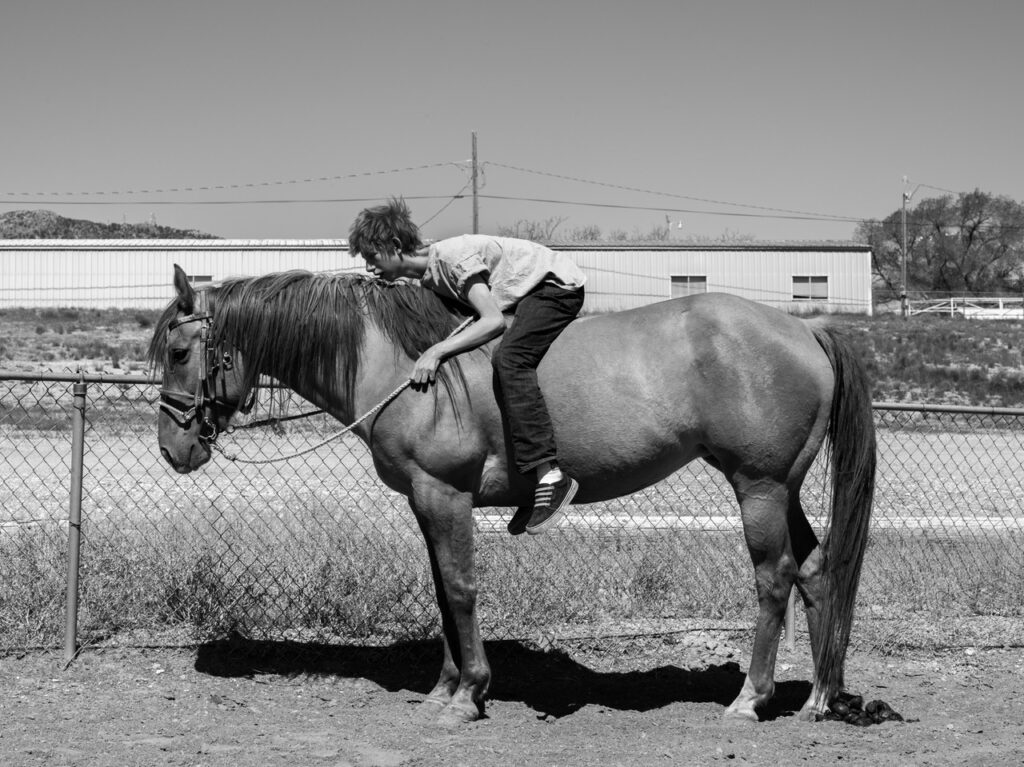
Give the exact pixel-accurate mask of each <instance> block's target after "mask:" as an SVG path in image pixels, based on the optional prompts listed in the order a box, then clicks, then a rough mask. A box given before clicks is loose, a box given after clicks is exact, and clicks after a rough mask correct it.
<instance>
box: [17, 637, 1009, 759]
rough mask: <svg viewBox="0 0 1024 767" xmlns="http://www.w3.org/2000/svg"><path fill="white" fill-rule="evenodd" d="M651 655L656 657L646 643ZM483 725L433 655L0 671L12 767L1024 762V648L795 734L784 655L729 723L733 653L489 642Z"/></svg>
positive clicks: (887, 681) (881, 665) (79, 664)
mask: <svg viewBox="0 0 1024 767" xmlns="http://www.w3.org/2000/svg"><path fill="white" fill-rule="evenodd" d="M651 644H653V645H654V646H651ZM488 648H489V654H490V658H491V662H492V667H493V671H494V675H495V678H494V682H493V685H492V690H491V696H490V701H489V703H488V706H487V717H486V718H484V719H483V720H481V721H479V722H476V723H474V724H470V725H465V726H463V727H461V728H459V729H456V730H446V729H441V728H439V727H437V726H436V725H435V724H433V723H432V722H431V721H430V720H428V721H421V717H420V716H418V712H417V703H418V701H420V700H421V699H422V698H423V697H424V694H425V693H426V691H427V690H428V689H429V687H430V684H431V681H432V679H433V677H434V675H435V674H436V671H437V668H438V666H437V664H438V662H439V656H438V653H439V646H438V645H436V644H434V643H412V644H405V645H400V646H393V647H389V648H384V649H372V648H369V649H368V648H359V647H332V648H330V649H326V650H325V649H320V650H317V651H316V652H312V651H310V650H309V648H305V649H304V651H303V652H302V653H300V654H298V655H296V654H295V652H294V649H295V648H294V647H290V646H280V645H277V646H275V645H272V644H265V643H264V644H257V643H249V644H244V643H243V644H239V643H237V642H236V643H234V644H229V643H214V644H208V645H202V646H199V647H198V648H190V649H181V648H159V649H138V648H127V649H95V648H92V649H86V650H85V651H84V652H83V653H82V654H81V655H80V656H79V658H78V659H77V660H76V661H75V662H74V663H73V664H72V665H71V666H70V668H68V669H66V670H65V669H64V664H63V662H62V659H61V658H60V656H59V654H57V653H45V652H36V653H26V654H22V655H20V656H8V657H4V658H0V764H2V765H5V767H22V766H23V765H25V766H27V765H47V767H60V766H61V765H97V766H106V765H110V766H111V767H115V766H116V767H128V766H130V765H146V766H147V767H148V766H150V765H181V766H185V765H188V766H190V767H191V766H195V767H198V766H200V765H203V766H204V767H205V766H209V767H221V766H227V765H231V766H232V767H236V766H238V765H259V766H260V767H263V766H266V767H271V766H273V765H289V767H295V766H296V765H327V766H329V767H342V766H348V765H351V766H352V767H369V766H374V767H398V766H399V765H522V764H530V765H618V764H622V765H631V764H644V765H658V764H665V765H677V764H695V765H701V764H773V765H787V764H809V765H817V764H836V763H841V764H870V765H875V766H877V765H885V764H908V763H909V764H922V765H952V764H971V765H980V764H984V765H1020V764H1022V763H1024V696H1022V695H1021V694H1020V687H1021V685H1020V681H1021V677H1022V672H1024V649H1020V648H1014V649H994V650H993V649H989V650H986V649H973V648H968V649H966V650H963V649H961V650H957V651H950V652H949V653H943V654H935V653H929V654H921V653H918V654H906V655H900V656H872V655H868V654H861V653H858V652H856V651H854V652H853V653H852V654H851V657H850V660H849V663H848V667H847V680H848V683H849V686H850V688H851V690H852V691H854V692H857V693H859V694H862V695H863V696H864V699H865V701H868V700H871V699H874V698H881V699H883V700H885V701H887V702H888V703H889V704H890V705H892V706H893V708H894V709H896V710H897V711H899V712H900V713H901V714H902V715H903V716H904V717H906V718H907V720H908V721H906V722H905V723H896V722H887V723H884V724H881V725H876V726H872V727H866V728H861V727H854V726H851V725H847V724H843V723H837V722H820V723H817V724H806V723H801V722H797V721H796V720H795V718H794V716H793V712H794V711H795V710H796V709H797V708H799V706H800V704H801V703H802V702H803V700H804V699H805V697H806V696H807V694H808V692H809V690H810V685H809V682H808V681H807V680H808V675H809V669H810V662H809V657H808V654H807V653H806V652H803V651H801V650H800V649H799V648H798V649H797V650H796V651H795V652H787V651H786V650H785V649H783V650H781V651H780V655H779V667H778V675H777V681H778V685H777V694H776V700H775V702H774V703H773V705H772V706H771V708H769V709H768V710H767V711H765V712H764V714H763V717H762V721H761V722H760V723H757V724H754V723H735V722H725V721H723V720H722V711H723V709H724V707H725V706H726V705H727V704H728V703H729V702H730V701H731V699H732V698H733V697H734V695H735V694H736V692H737V691H738V689H739V687H740V685H741V683H742V680H743V676H742V671H741V669H743V668H745V660H746V659H745V658H744V657H743V652H742V651H741V650H735V649H733V648H732V647H726V646H724V645H723V644H722V643H720V642H714V641H712V642H707V643H706V644H705V643H704V641H703V639H702V640H700V641H698V642H687V643H682V644H680V643H679V640H678V639H675V640H673V639H668V640H664V641H662V640H658V641H656V642H653V643H650V642H649V643H648V646H646V647H630V646H627V647H625V648H623V647H621V646H619V647H617V648H615V651H614V652H606V651H604V650H603V649H602V648H601V647H599V646H596V645H591V646H589V647H586V648H577V650H579V651H578V652H577V651H572V652H562V651H551V650H548V651H546V652H540V651H538V650H534V649H530V648H528V647H526V646H524V645H522V644H519V643H491V644H489V645H488Z"/></svg>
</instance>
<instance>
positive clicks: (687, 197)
mask: <svg viewBox="0 0 1024 767" xmlns="http://www.w3.org/2000/svg"><path fill="white" fill-rule="evenodd" d="M484 164H485V165H494V166H495V167H498V168H508V169H509V170H516V171H520V172H521V173H532V174H534V175H537V176H548V177H550V178H560V179H563V180H565V181H576V182H579V183H581V184H591V185H593V186H603V187H608V188H610V189H623V190H625V191H627V192H642V193H643V194H653V195H657V196H659V197H675V198H677V199H681V200H693V201H694V202H706V203H709V204H711V205H731V206H734V207H738V208H750V209H752V210H765V211H772V212H775V213H791V214H795V215H798V216H811V217H814V218H813V220H816V221H823V220H827V219H836V220H838V221H849V220H851V217H850V216H836V215H832V214H829V213H809V212H807V211H803V210H789V209H788V208H771V207H767V206H764V205H749V204H747V203H742V202H726V201H724V200H711V199H708V198H706V197H692V196H690V195H685V194H675V193H673V192H658V191H654V190H652V189H642V188H640V187H635V186H624V185H622V184H610V183H607V182H604V181H593V180H590V179H585V178H579V177H577V176H566V175H562V174H560V173H550V172H548V171H543V170H531V169H530V168H522V167H519V166H516V165H506V164H505V163H500V162H493V161H488V162H487V163H484ZM700 212H706V211H700ZM855 220H857V221H859V220H861V219H859V218H858V219H855Z"/></svg>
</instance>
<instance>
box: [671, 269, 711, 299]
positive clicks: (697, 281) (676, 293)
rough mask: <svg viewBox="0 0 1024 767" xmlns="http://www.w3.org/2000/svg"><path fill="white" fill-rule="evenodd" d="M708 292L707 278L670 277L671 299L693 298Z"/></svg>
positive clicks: (696, 276) (694, 276)
mask: <svg viewBox="0 0 1024 767" xmlns="http://www.w3.org/2000/svg"><path fill="white" fill-rule="evenodd" d="M707 292H708V278H707V277H706V276H705V275H686V274H684V275H678V274H673V275H672V298H682V297H683V296H695V295H697V294H698V293H707Z"/></svg>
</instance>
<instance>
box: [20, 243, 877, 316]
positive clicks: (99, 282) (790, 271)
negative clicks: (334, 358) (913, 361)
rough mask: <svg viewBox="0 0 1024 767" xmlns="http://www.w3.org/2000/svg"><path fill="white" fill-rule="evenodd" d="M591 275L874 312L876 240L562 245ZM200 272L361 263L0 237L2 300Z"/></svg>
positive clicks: (107, 292)
mask: <svg viewBox="0 0 1024 767" xmlns="http://www.w3.org/2000/svg"><path fill="white" fill-rule="evenodd" d="M554 247H555V248H556V249H558V250H564V251H566V252H568V253H570V254H571V255H572V257H573V259H574V260H575V261H576V262H577V263H578V264H579V265H580V266H581V267H582V268H583V271H584V272H586V274H587V286H586V290H587V299H586V306H585V311H591V312H603V311H616V310H619V309H626V308H631V307H635V306H641V305H643V304H649V303H653V302H655V301H662V300H665V299H667V298H672V297H675V296H683V295H690V294H692V293H703V292H712V291H718V292H725V293H733V294H736V295H741V296H744V297H746V298H750V299H753V300H755V301H760V302H762V303H767V304H771V305H772V306H776V307H778V308H780V309H783V310H785V311H789V312H810V311H821V312H851V313H859V314H871V251H870V248H869V247H868V246H867V245H860V244H855V243H799V244H792V243H790V244H787V243H780V244H766V243H743V244H737V245H679V244H655V245H638V244H622V245H556V246H554ZM175 263H177V264H180V265H181V266H182V267H183V268H184V269H185V271H186V272H187V273H188V274H189V275H190V276H191V277H192V278H193V280H194V281H195V282H196V283H202V282H208V281H217V280H222V279H224V278H226V277H233V276H242V275H256V274H265V273H267V272H273V271H282V270H285V269H308V270H310V271H361V270H362V268H363V264H362V261H361V260H357V259H353V258H352V257H351V256H350V255H349V253H348V249H347V245H346V242H345V241H344V240H0V309H2V308H11V307H56V306H82V307H92V308H107V307H117V308H158V307H161V306H163V305H165V304H166V303H167V301H169V300H170V298H171V296H172V288H171V276H172V267H173V264H175Z"/></svg>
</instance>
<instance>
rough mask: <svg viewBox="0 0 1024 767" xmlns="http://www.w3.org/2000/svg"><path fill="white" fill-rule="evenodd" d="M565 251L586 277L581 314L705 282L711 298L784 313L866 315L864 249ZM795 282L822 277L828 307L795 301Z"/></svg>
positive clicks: (867, 289)
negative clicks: (678, 282)
mask: <svg viewBox="0 0 1024 767" xmlns="http://www.w3.org/2000/svg"><path fill="white" fill-rule="evenodd" d="M566 250H569V248H566ZM571 250H572V256H573V258H574V259H575V261H576V263H578V264H579V265H580V266H581V267H582V268H583V270H584V271H585V272H586V273H587V276H588V281H587V307H588V309H590V310H592V311H618V310H620V309H628V308H631V307H634V306H641V305H643V304H647V303H651V302H652V301H661V300H664V299H666V298H669V297H671V295H672V277H673V276H677V277H684V276H689V277H694V276H703V277H706V278H707V290H708V291H709V292H722V293H733V294H735V295H739V296H743V297H744V298H749V299H752V300H754V301H760V302H762V303H767V304H771V305H772V306H776V307H778V308H779V309H783V310H784V311H789V312H794V313H802V312H810V311H828V312H850V313H858V314H870V313H871V251H870V249H869V248H868V247H867V246H849V247H847V246H821V247H818V248H811V247H805V246H800V247H795V246H794V247H786V246H764V247H757V246H737V247H731V248H720V247H715V248H705V249H701V248H695V247H687V248H685V249H684V248H664V249H656V250H655V249H645V250H637V249H621V250H614V249H600V250H596V249H593V250H585V249H576V248H572V249H571ZM797 276H804V277H808V276H825V277H827V278H828V300H827V301H824V302H821V301H797V300H794V298H793V278H794V277H797Z"/></svg>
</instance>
